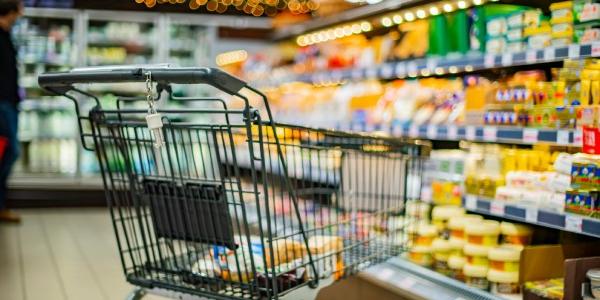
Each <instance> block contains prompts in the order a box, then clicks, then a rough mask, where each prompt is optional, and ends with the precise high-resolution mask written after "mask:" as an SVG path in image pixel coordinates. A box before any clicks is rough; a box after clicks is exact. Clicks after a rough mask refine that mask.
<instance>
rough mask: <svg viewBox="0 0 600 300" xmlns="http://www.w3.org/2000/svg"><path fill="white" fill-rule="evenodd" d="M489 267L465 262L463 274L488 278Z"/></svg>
mask: <svg viewBox="0 0 600 300" xmlns="http://www.w3.org/2000/svg"><path fill="white" fill-rule="evenodd" d="M487 273H488V267H487V266H480V265H470V264H465V265H464V266H463V274H465V276H469V277H477V278H487Z"/></svg>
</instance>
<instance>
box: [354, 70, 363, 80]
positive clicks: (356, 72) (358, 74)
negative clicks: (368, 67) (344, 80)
mask: <svg viewBox="0 0 600 300" xmlns="http://www.w3.org/2000/svg"><path fill="white" fill-rule="evenodd" d="M361 77H362V70H361V69H354V70H352V79H359V78H361Z"/></svg>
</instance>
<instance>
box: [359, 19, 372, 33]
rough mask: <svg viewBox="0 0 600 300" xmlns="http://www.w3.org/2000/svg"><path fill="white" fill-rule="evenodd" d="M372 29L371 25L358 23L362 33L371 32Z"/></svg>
mask: <svg viewBox="0 0 600 300" xmlns="http://www.w3.org/2000/svg"><path fill="white" fill-rule="evenodd" d="M372 28H373V27H371V23H369V22H366V21H365V22H362V23H360V29H362V31H371V29H372Z"/></svg>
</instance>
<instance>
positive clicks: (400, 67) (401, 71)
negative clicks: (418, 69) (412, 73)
mask: <svg viewBox="0 0 600 300" xmlns="http://www.w3.org/2000/svg"><path fill="white" fill-rule="evenodd" d="M404 76H406V64H405V63H398V64H397V65H396V77H404Z"/></svg>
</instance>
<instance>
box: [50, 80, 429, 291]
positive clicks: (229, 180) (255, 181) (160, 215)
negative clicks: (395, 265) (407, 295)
mask: <svg viewBox="0 0 600 300" xmlns="http://www.w3.org/2000/svg"><path fill="white" fill-rule="evenodd" d="M175 70H177V69H175ZM209 70H210V69H209ZM171 71H172V70H162V71H159V70H154V71H152V72H154V73H155V74H156V73H158V74H160V72H171ZM135 72H138V73H140V72H141V73H142V74H146V73H147V71H146V70H136V71H135ZM213 72H215V71H214V70H213ZM76 73H77V72H70V73H65V74H67V75H69V76H72V75H73V74H76ZM219 74H221V73H219ZM101 75H105V74H101ZM42 76H43V75H42ZM188 76H189V74H188ZM93 79H94V78H93ZM85 81H86V82H87V81H94V80H90V79H89V78H85ZM157 81H158V80H157ZM173 81H176V80H173ZM52 82H53V81H52ZM77 82H79V81H77V80H73V79H69V80H67V82H66V83H65V80H64V79H63V81H61V84H60V86H61V87H64V86H68V87H69V88H68V89H60V90H59V89H57V88H56V87H55V86H54V85H52V84H50V83H48V82H45V81H43V80H42V78H40V83H41V84H42V86H44V87H46V88H47V89H48V90H51V91H54V92H57V93H61V94H67V95H68V93H67V92H66V91H65V90H68V91H78V90H77V89H75V88H73V87H72V86H71V84H72V83H77ZM203 82H206V81H203ZM159 83H161V82H160V81H159ZM162 83H163V84H164V83H165V82H164V81H163V82H162ZM208 83H209V84H210V83H211V82H210V81H209V82H208ZM213 85H215V86H217V87H220V88H221V89H222V90H225V91H228V90H227V88H223V85H221V86H219V84H213ZM57 86H58V85H57ZM244 87H245V88H248V89H250V88H249V87H247V86H244ZM251 90H252V91H254V92H255V93H258V92H257V91H256V90H253V89H251ZM228 92H229V93H230V94H234V95H236V96H238V97H240V98H241V99H242V100H244V99H245V98H244V97H243V96H241V95H240V94H239V93H238V92H239V90H238V91H236V89H233V92H232V91H231V90H230V91H228ZM258 95H260V96H262V95H261V94H260V93H258ZM88 96H90V95H89V94H88ZM69 97H72V96H69ZM263 97H264V96H263ZM73 99H75V98H73ZM192 100H197V101H203V102H207V103H212V104H213V105H212V106H210V107H209V108H202V109H169V108H165V109H162V110H160V113H161V114H162V119H163V124H164V126H163V128H162V132H163V136H164V140H165V145H164V146H162V147H156V146H155V137H154V136H153V134H152V133H151V131H150V130H148V127H147V124H146V122H145V121H144V117H145V115H146V114H147V111H145V110H136V109H125V108H121V107H119V109H114V110H109V109H102V107H100V106H96V107H95V108H94V109H92V110H91V111H90V112H89V117H82V118H81V120H82V121H87V122H88V123H89V124H90V129H91V132H90V133H88V134H86V133H82V139H83V140H84V142H85V141H86V138H91V139H93V143H94V146H93V149H94V150H95V151H96V153H97V156H98V159H99V162H100V167H101V171H102V175H103V179H104V185H105V190H106V197H107V201H108V205H109V207H110V210H111V216H112V220H113V225H114V230H115V233H116V237H117V242H118V247H119V252H120V256H121V260H122V264H123V269H124V272H125V275H126V277H127V280H128V281H129V282H131V283H133V284H135V285H139V286H142V287H148V288H162V289H168V290H173V291H179V292H184V293H189V294H193V295H199V296H205V297H210V298H234V299H276V298H279V297H282V296H283V295H285V294H288V293H291V292H292V291H295V290H298V289H300V288H302V287H306V286H310V287H315V286H316V285H317V284H318V281H319V280H320V279H323V278H329V277H333V278H334V279H340V278H343V277H345V276H349V275H352V274H354V273H356V272H357V271H359V270H361V269H363V268H365V267H368V266H370V265H372V264H375V263H378V262H381V261H383V260H386V259H387V258H389V257H393V256H396V255H399V254H400V253H402V252H403V250H405V248H406V246H407V245H408V244H409V235H408V233H407V231H406V230H405V229H406V228H407V225H408V223H409V221H410V220H409V218H407V217H406V213H405V212H406V209H405V208H406V206H407V202H409V201H415V200H417V199H418V197H419V195H420V178H421V171H422V169H423V157H425V156H426V155H427V154H428V147H427V146H426V145H421V144H419V143H415V142H406V141H401V140H398V139H390V138H383V137H374V136H367V135H361V134H351V133H345V132H338V131H330V130H321V129H312V128H306V127H301V126H293V125H287V124H276V123H274V122H272V121H271V120H272V118H271V116H270V114H271V113H270V109H269V108H268V103H267V102H266V99H264V100H265V102H264V105H265V106H264V108H265V109H264V110H263V111H260V110H257V109H254V108H252V107H251V106H250V105H249V104H248V101H244V103H245V104H244V106H243V108H242V109H231V108H229V107H228V105H227V104H228V103H227V102H226V101H222V100H219V99H192ZM263 116H264V118H265V119H263ZM84 131H85V130H84Z"/></svg>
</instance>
